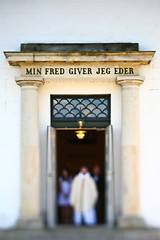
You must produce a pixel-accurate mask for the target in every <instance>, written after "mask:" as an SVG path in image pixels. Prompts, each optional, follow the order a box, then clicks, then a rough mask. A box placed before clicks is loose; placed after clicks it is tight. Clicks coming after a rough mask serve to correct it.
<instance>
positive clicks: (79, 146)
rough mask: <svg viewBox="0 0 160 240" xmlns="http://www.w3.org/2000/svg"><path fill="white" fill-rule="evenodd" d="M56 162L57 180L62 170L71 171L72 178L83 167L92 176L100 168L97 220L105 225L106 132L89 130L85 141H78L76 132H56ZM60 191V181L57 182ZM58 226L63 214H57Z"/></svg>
mask: <svg viewBox="0 0 160 240" xmlns="http://www.w3.org/2000/svg"><path fill="white" fill-rule="evenodd" d="M56 153H57V154H56V160H57V180H58V179H59V177H60V176H61V171H62V169H64V168H66V169H68V170H69V174H70V176H71V178H74V176H75V175H76V174H77V173H78V172H79V170H80V168H81V167H82V166H86V167H87V168H88V170H89V172H90V173H91V174H93V168H94V167H96V166H98V167H99V168H100V181H99V183H100V185H101V186H99V185H98V186H99V187H100V195H101V198H100V199H101V204H100V205H101V207H100V208H99V211H98V216H97V220H98V223H99V224H104V221H105V220H104V219H105V204H104V203H105V189H106V188H105V131H104V130H101V131H100V130H99V131H98V130H87V132H86V135H85V138H84V139H78V138H77V136H76V134H75V131H74V130H57V131H56ZM57 191H58V181H57ZM57 218H58V219H57V220H58V221H57V222H58V224H61V223H62V220H61V214H60V212H59V211H58V214H57Z"/></svg>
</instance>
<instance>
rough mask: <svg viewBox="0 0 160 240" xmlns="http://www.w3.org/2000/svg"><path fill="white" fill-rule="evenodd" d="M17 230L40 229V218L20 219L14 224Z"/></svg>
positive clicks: (41, 222) (42, 224)
mask: <svg viewBox="0 0 160 240" xmlns="http://www.w3.org/2000/svg"><path fill="white" fill-rule="evenodd" d="M16 228H17V229H42V228H44V223H43V221H42V219H41V218H20V219H19V220H18V221H17V224H16Z"/></svg>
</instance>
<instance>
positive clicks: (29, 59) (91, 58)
mask: <svg viewBox="0 0 160 240" xmlns="http://www.w3.org/2000/svg"><path fill="white" fill-rule="evenodd" d="M4 54H5V56H6V58H7V60H8V62H9V64H10V65H13V66H21V65H24V64H28V65H29V64H33V63H41V64H42V63H44V62H45V63H50V62H108V63H115V64H117V63H122V62H123V63H126V65H127V64H137V65H146V64H149V63H150V62H151V60H152V58H153V56H154V54H155V52H154V51H137V52H136V51H134V52H4Z"/></svg>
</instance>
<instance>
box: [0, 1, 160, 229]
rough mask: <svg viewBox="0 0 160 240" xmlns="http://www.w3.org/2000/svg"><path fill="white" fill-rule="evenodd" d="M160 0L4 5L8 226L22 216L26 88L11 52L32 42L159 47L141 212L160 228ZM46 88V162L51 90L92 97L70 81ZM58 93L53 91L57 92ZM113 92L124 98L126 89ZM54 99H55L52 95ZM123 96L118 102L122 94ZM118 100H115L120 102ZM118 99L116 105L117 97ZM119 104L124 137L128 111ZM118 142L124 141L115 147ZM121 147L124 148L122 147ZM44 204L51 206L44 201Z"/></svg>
mask: <svg viewBox="0 0 160 240" xmlns="http://www.w3.org/2000/svg"><path fill="white" fill-rule="evenodd" d="M159 9H160V1H159V0H152V1H151V0H135V1H131V0H114V1H109V0H94V1H93V0H85V1H84V0H81V1H80V0H67V1H66V0H52V1H50V0H45V1H44V0H39V1H37V0H28V1H25V0H6V1H3V0H1V1H0V33H1V37H0V194H1V195H0V196H1V197H0V227H1V228H8V227H12V226H14V225H15V223H16V220H17V218H18V216H19V211H20V87H19V86H17V85H16V83H15V81H14V77H15V76H19V74H20V71H19V69H18V67H11V66H9V64H8V63H7V61H6V59H5V57H4V54H3V51H18V50H19V47H20V43H29V42H33V43H36V42H39V43H47V42H86V43H87V42H96V43H99V42H138V43H139V46H140V50H156V55H155V57H154V60H153V62H152V63H151V64H150V65H149V66H144V67H141V72H140V74H141V75H143V76H145V82H144V84H143V85H142V86H141V87H140V104H141V105H140V124H141V162H140V169H141V170H140V176H141V185H140V201H141V209H140V211H141V214H142V216H143V217H144V218H145V220H146V221H147V223H148V224H150V225H152V226H160V191H159V188H158V187H157V183H159V181H160V174H159V169H160V161H159V142H160V127H159V122H160V121H159V120H160V110H159V109H160V107H159V106H160V83H159V82H160V80H159V79H160V53H159V52H160V44H159V39H160V29H159V21H160V15H159ZM52 85H53V86H52V87H53V88H50V87H49V85H48V84H46V85H45V86H43V87H41V88H40V98H39V99H40V131H41V146H43V149H44V150H43V149H42V159H44V155H45V140H44V138H43V136H44V135H45V129H46V125H47V124H48V123H49V114H48V110H49V109H48V108H49V105H48V104H49V101H48V100H49V98H48V96H49V93H50V92H51V91H53V92H56V93H59V92H60V90H62V89H63V92H64V93H69V92H74V94H75V93H79V92H81V93H82V91H83V92H84V88H83V87H82V86H83V85H81V87H77V85H76V83H75V84H72V85H73V86H72V90H71V89H70V88H69V86H68V85H66V84H65V83H63V84H62V83H61V84H56V83H54V84H52ZM88 86H89V88H86V89H85V93H90V92H91V91H92V90H93V91H97V92H98V93H101V92H103V93H104V90H106V86H104V85H103V84H102V85H99V84H98V83H95V84H92V83H90V84H89V85H88ZM112 87H113V86H112ZM49 88H50V90H49ZM113 94H117V95H116V96H119V97H120V87H117V88H116V89H114V91H113ZM46 97H47V98H46ZM116 98H117V97H116ZM116 98H115V99H116ZM115 101H116V100H115ZM117 106H118V105H116V106H114V110H113V111H114V112H112V116H113V117H114V118H113V120H114V124H115V126H116V128H117V134H118V136H120V133H119V126H120V117H118V118H117V119H116V116H117V114H118V113H119V112H120V109H116V108H117ZM115 144H117V143H115ZM115 147H116V146H115ZM42 202H43V201H42Z"/></svg>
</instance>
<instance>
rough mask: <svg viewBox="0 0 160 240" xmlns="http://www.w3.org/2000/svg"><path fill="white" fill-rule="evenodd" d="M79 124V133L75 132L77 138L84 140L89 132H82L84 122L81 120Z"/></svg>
mask: <svg viewBox="0 0 160 240" xmlns="http://www.w3.org/2000/svg"><path fill="white" fill-rule="evenodd" d="M78 124H79V130H78V131H75V133H76V136H77V138H78V139H83V138H84V137H85V133H86V132H87V131H84V130H82V126H83V121H81V120H80V121H79V122H78Z"/></svg>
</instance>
